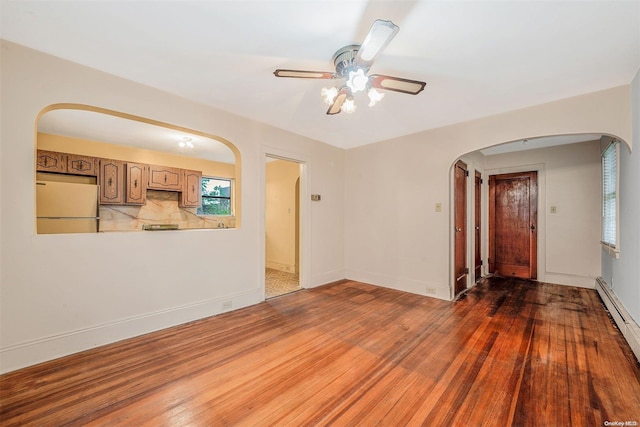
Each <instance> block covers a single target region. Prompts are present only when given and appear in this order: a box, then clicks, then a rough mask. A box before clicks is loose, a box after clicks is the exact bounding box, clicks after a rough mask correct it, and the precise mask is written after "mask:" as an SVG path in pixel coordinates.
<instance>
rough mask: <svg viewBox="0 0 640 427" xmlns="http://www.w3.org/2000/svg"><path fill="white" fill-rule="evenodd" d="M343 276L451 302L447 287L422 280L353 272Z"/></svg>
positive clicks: (349, 271)
mask: <svg viewBox="0 0 640 427" xmlns="http://www.w3.org/2000/svg"><path fill="white" fill-rule="evenodd" d="M345 275H346V278H347V279H349V280H356V281H358V282H364V283H369V284H371V285H376V286H381V287H383V288H389V289H395V290H398V291H404V292H410V293H413V294H418V295H423V296H427V297H431V298H438V299H442V300H445V301H450V300H451V296H450V293H451V292H450V289H449V287H448V286H441V285H435V284H433V283H429V282H425V281H422V280H415V279H407V278H403V277H387V276H384V275H380V274H372V273H368V272H362V271H355V270H347V271H346V272H345Z"/></svg>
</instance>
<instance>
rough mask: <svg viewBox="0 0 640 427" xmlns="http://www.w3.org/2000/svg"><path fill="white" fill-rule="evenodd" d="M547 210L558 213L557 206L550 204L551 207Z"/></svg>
mask: <svg viewBox="0 0 640 427" xmlns="http://www.w3.org/2000/svg"><path fill="white" fill-rule="evenodd" d="M549 211H550V212H551V213H558V207H557V206H551V209H549Z"/></svg>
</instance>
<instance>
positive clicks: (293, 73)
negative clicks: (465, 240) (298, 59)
mask: <svg viewBox="0 0 640 427" xmlns="http://www.w3.org/2000/svg"><path fill="white" fill-rule="evenodd" d="M273 74H274V75H275V76H276V77H294V78H298V79H333V78H335V73H329V72H326V71H304V70H281V69H277V70H275V71H274V72H273Z"/></svg>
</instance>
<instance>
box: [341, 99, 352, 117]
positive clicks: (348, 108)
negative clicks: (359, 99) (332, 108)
mask: <svg viewBox="0 0 640 427" xmlns="http://www.w3.org/2000/svg"><path fill="white" fill-rule="evenodd" d="M340 110H341V111H343V112H345V113H347V114H351V113H353V112H354V111H356V103H355V102H354V101H353V98H347V99H346V100H345V101H344V104H342V108H341V109H340Z"/></svg>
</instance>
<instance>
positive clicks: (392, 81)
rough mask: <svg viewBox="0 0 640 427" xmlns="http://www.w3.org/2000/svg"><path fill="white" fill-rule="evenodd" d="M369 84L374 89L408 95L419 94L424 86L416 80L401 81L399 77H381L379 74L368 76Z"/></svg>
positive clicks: (423, 83)
mask: <svg viewBox="0 0 640 427" xmlns="http://www.w3.org/2000/svg"><path fill="white" fill-rule="evenodd" d="M369 83H370V84H371V86H373V87H375V88H376V89H385V90H392V91H394V92H402V93H408V94H410V95H417V94H419V93H420V92H422V90H423V89H424V87H425V85H426V83H425V82H420V81H418V80H409V79H401V78H400V77H391V76H383V75H381V74H372V75H371V76H369Z"/></svg>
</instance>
